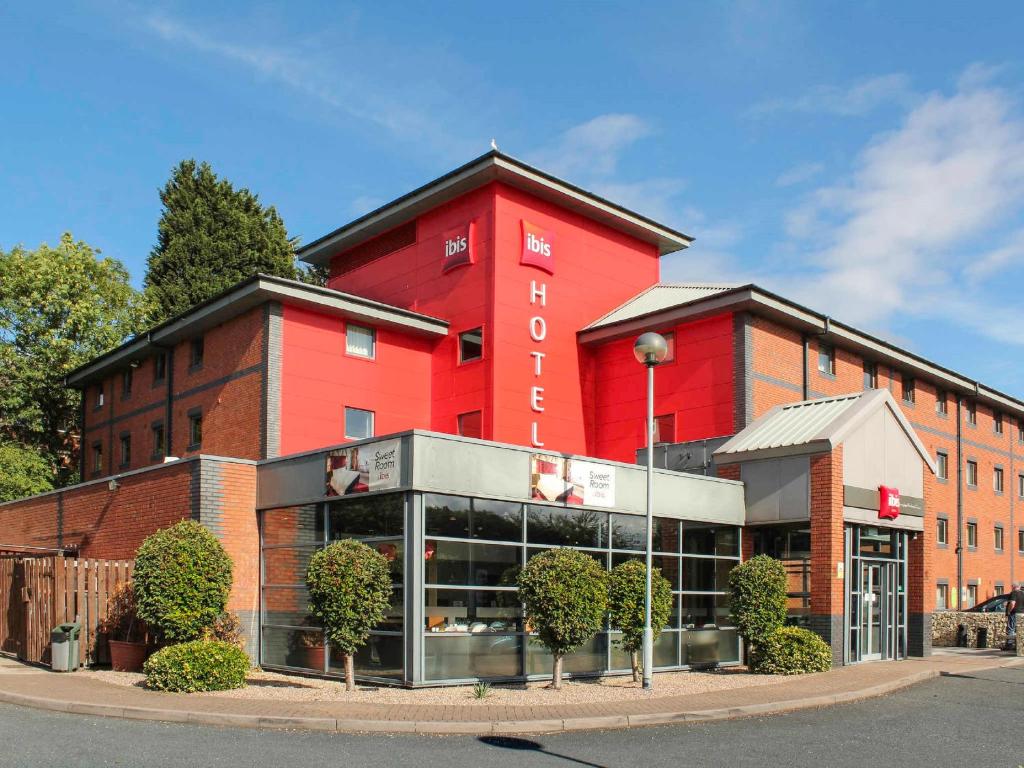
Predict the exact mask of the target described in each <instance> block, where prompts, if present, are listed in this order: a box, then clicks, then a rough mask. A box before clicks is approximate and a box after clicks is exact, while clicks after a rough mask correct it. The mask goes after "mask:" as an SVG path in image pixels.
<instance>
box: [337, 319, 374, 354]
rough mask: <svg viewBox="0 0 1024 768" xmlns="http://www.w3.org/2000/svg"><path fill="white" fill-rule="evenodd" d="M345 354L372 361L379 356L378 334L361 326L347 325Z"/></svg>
mask: <svg viewBox="0 0 1024 768" xmlns="http://www.w3.org/2000/svg"><path fill="white" fill-rule="evenodd" d="M345 354H347V355H355V356H356V357H365V358H369V359H370V360H372V359H373V358H374V357H376V355H377V332H376V331H374V330H373V328H363V327H362V326H361V325H352V324H351V323H349V324H348V325H346V326H345Z"/></svg>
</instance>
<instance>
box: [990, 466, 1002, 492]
mask: <svg viewBox="0 0 1024 768" xmlns="http://www.w3.org/2000/svg"><path fill="white" fill-rule="evenodd" d="M992 490H994V491H995V492H996V493H1002V492H1003V468H1002V467H996V468H995V469H993V470H992Z"/></svg>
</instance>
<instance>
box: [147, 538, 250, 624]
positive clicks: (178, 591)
mask: <svg viewBox="0 0 1024 768" xmlns="http://www.w3.org/2000/svg"><path fill="white" fill-rule="evenodd" d="M132 579H133V582H134V585H135V603H136V612H137V614H138V616H139V618H140V619H142V620H143V621H145V622H146V624H147V625H148V626H149V627H150V628H151V629H153V630H156V632H158V633H159V634H160V636H162V637H163V638H164V639H165V640H168V641H169V642H172V643H178V642H184V641H187V640H195V639H196V638H198V637H200V636H201V635H202V634H203V631H204V630H205V629H207V628H208V627H211V626H213V624H214V622H216V621H217V619H218V617H219V616H220V615H221V614H222V613H223V612H224V608H225V606H226V605H227V602H228V593H229V592H230V591H231V558H230V557H228V554H227V552H225V551H224V547H222V546H221V544H220V542H219V541H217V538H216V537H215V536H214V535H213V534H212V533H210V532H209V531H208V530H206V528H204V527H203V526H201V525H200V524H199V523H196V522H193V521H192V520H183V521H182V522H180V523H178V524H177V525H173V526H171V527H170V528H165V529H163V530H160V531H157V532H156V533H154V534H152V535H151V536H149V537H147V538H146V540H145V541H143V542H142V546H140V547H139V550H138V552H136V553H135V573H134V575H133V576H132Z"/></svg>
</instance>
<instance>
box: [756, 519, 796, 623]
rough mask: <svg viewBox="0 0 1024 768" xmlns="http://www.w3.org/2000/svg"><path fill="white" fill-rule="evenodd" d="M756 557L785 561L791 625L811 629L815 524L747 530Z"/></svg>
mask: <svg viewBox="0 0 1024 768" xmlns="http://www.w3.org/2000/svg"><path fill="white" fill-rule="evenodd" d="M747 535H748V536H751V537H752V541H753V544H754V554H755V555H768V556H769V557H774V558H776V559H777V560H781V561H782V564H783V566H784V567H785V569H786V584H787V591H786V612H787V623H788V624H791V625H793V626H797V627H807V626H809V625H810V622H811V524H810V523H809V522H802V523H785V524H782V525H759V526H755V527H751V528H748V529H747Z"/></svg>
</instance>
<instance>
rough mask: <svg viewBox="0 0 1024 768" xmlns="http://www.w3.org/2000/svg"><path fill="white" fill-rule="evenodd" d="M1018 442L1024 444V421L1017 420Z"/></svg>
mask: <svg viewBox="0 0 1024 768" xmlns="http://www.w3.org/2000/svg"><path fill="white" fill-rule="evenodd" d="M1017 442H1018V443H1024V419H1017Z"/></svg>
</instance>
